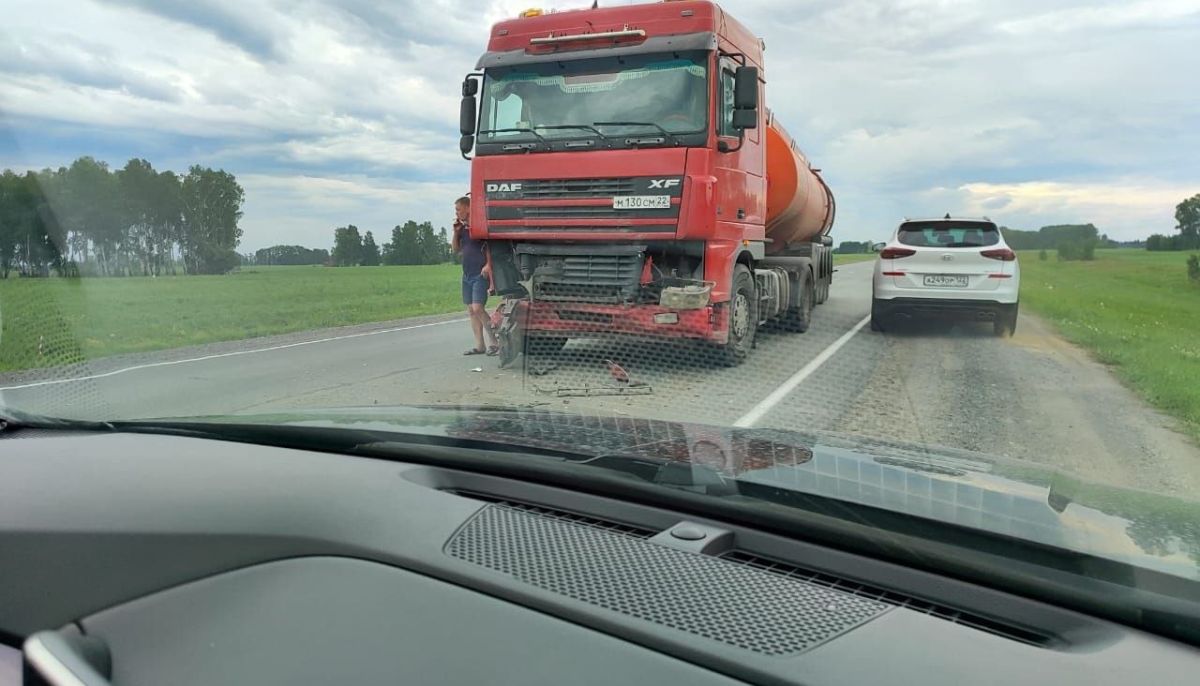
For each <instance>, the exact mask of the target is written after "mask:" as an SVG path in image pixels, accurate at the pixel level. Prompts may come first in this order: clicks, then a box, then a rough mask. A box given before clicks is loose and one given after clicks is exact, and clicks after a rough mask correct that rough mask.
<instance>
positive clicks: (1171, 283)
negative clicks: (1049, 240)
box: [1020, 250, 1200, 439]
mask: <svg viewBox="0 0 1200 686" xmlns="http://www.w3.org/2000/svg"><path fill="white" fill-rule="evenodd" d="M1187 256H1188V253H1184V252H1147V251H1144V250H1099V251H1097V252H1096V259H1095V261H1093V262H1059V261H1057V260H1056V259H1055V256H1054V253H1053V251H1051V252H1050V259H1049V260H1047V261H1045V262H1042V261H1040V260H1038V255H1037V252H1036V251H1032V252H1027V253H1026V252H1022V253H1021V256H1020V259H1021V278H1022V281H1021V304H1022V306H1023V307H1027V308H1029V309H1031V310H1033V311H1034V312H1036V313H1037V314H1039V315H1041V316H1042V317H1043V318H1045V319H1048V320H1049V321H1050V322H1051V323H1053V324H1054V326H1055V327H1056V328H1057V329H1058V331H1059V332H1060V333H1061V334H1062V335H1063V336H1064V337H1066V338H1067V339H1068V340H1070V341H1072V342H1074V343H1077V344H1079V345H1081V346H1083V347H1084V348H1087V349H1088V350H1089V351H1091V352H1092V353H1093V354H1094V355H1095V356H1096V358H1097V359H1099V360H1100V361H1101V362H1104V363H1106V364H1109V365H1113V368H1114V371H1115V372H1116V373H1117V374H1118V375H1119V376H1120V377H1121V378H1122V379H1123V380H1125V381H1126V382H1127V383H1128V384H1129V385H1130V386H1132V387H1133V388H1134V389H1135V390H1137V391H1138V392H1139V393H1141V394H1142V396H1144V397H1145V398H1146V399H1147V400H1149V401H1150V402H1151V403H1152V404H1153V405H1155V406H1156V407H1159V408H1160V409H1162V410H1164V411H1166V412H1168V413H1170V414H1172V415H1174V416H1176V417H1178V418H1179V419H1181V420H1182V421H1183V422H1184V423H1185V424H1186V428H1187V429H1188V430H1189V432H1190V433H1191V435H1192V436H1193V437H1195V438H1197V439H1200V286H1198V285H1196V284H1193V283H1192V282H1190V281H1189V280H1188V278H1187Z"/></svg>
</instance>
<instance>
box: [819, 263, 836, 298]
mask: <svg viewBox="0 0 1200 686" xmlns="http://www.w3.org/2000/svg"><path fill="white" fill-rule="evenodd" d="M831 281H833V270H832V269H829V270H828V271H826V273H825V278H823V279H817V300H816V303H817V304H818V305H820V304H822V303H824V302H825V301H826V300H829V285H830V282H831Z"/></svg>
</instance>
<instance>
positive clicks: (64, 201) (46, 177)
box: [0, 157, 245, 278]
mask: <svg viewBox="0 0 1200 686" xmlns="http://www.w3.org/2000/svg"><path fill="white" fill-rule="evenodd" d="M244 200H245V193H244V191H243V190H242V187H241V186H239V185H238V183H237V179H236V178H235V177H234V176H233V175H232V174H230V173H228V172H225V171H219V170H213V169H209V168H207V167H201V166H199V165H193V166H192V167H190V168H189V169H188V173H187V174H186V175H183V176H180V175H178V174H176V173H175V172H172V171H163V172H158V171H155V169H154V167H153V166H152V165H151V164H150V163H149V162H147V161H146V160H142V159H132V160H129V162H128V163H127V164H126V165H125V166H124V167H123V168H121V169H119V170H116V171H112V170H110V169H109V168H108V165H107V164H106V163H104V162H100V161H97V160H95V159H93V158H91V157H80V158H79V159H77V160H75V161H74V162H73V163H72V164H71V166H70V167H59V168H58V169H43V170H42V171H40V172H33V171H30V172H26V173H25V174H18V173H15V172H12V171H10V170H5V171H4V173H3V175H2V176H0V278H8V276H9V274H10V273H13V272H16V273H18V274H20V275H22V276H26V277H31V276H49V275H50V274H51V273H55V274H59V275H70V276H74V275H81V274H83V275H97V276H149V275H155V276H157V275H160V274H164V273H170V274H174V273H176V270H177V269H182V270H183V271H185V272H186V273H188V274H221V273H224V272H227V271H229V270H230V269H232V268H233V267H235V266H237V265H238V263H239V260H240V258H239V256H238V254H237V252H236V250H235V249H236V248H237V245H238V242H239V241H240V239H241V236H242V230H241V229H240V228H238V221H239V220H240V219H241V217H242V203H243V202H244Z"/></svg>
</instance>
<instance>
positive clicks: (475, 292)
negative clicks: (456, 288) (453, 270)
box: [462, 274, 490, 305]
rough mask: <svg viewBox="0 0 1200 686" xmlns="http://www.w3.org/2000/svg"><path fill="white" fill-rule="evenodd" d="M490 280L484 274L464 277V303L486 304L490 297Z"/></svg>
mask: <svg viewBox="0 0 1200 686" xmlns="http://www.w3.org/2000/svg"><path fill="white" fill-rule="evenodd" d="M489 285H490V284H488V280H487V277H486V276H484V275H483V274H476V275H475V276H466V275H464V276H463V277H462V291H463V304H464V305H472V304H476V303H478V304H480V305H486V304H487V298H488V294H487V292H488V286H489Z"/></svg>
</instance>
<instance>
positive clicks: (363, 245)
mask: <svg viewBox="0 0 1200 686" xmlns="http://www.w3.org/2000/svg"><path fill="white" fill-rule="evenodd" d="M451 259H452V255H451V252H450V242H449V240H448V239H447V236H446V229H445V228H442V229H441V230H439V231H436V232H435V231H434V229H433V224H431V223H429V222H422V223H420V224H418V223H416V222H414V221H407V222H404V224H403V225H402V226H401V225H397V226H396V227H394V228H393V229H392V239H391V240H390V241H389V242H387V243H384V244H383V246H382V247H380V246H379V245H378V244H376V242H375V236H374V235H373V234H372V233H371V232H370V231H367V232H366V233H365V234H361V233H360V232H359V230H358V227H357V226H355V225H353V224H350V225H349V226H343V227H341V228H337V229H334V231H333V252H332V253H331V254H330V263H331V264H333V265H334V266H336V267H351V266H356V265H363V266H367V267H373V266H376V265H379V264H389V265H396V264H441V263H443V262H449V261H450V260H451Z"/></svg>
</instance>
